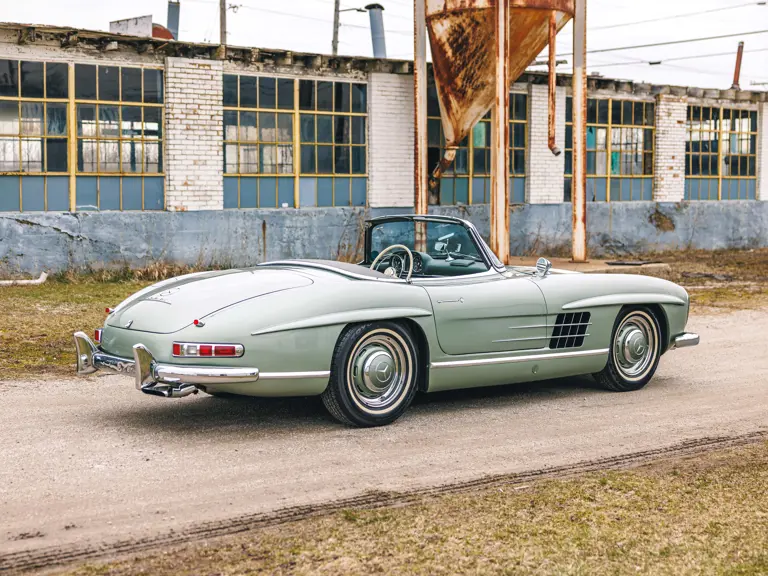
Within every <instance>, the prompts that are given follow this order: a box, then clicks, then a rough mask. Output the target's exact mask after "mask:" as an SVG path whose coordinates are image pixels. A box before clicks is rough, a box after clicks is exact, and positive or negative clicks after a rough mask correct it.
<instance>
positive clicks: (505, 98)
mask: <svg viewBox="0 0 768 576" xmlns="http://www.w3.org/2000/svg"><path fill="white" fill-rule="evenodd" d="M508 1H509V0H499V1H497V2H496V42H495V44H496V98H495V99H494V102H493V107H492V108H491V250H493V251H494V252H495V253H496V256H498V257H499V260H501V261H502V262H503V263H504V264H508V263H509V62H508V60H509V5H508Z"/></svg>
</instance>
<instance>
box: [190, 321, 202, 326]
mask: <svg viewBox="0 0 768 576" xmlns="http://www.w3.org/2000/svg"><path fill="white" fill-rule="evenodd" d="M192 324H194V325H195V326H197V325H198V324H200V320H197V319H195V320H194V321H193V322H192Z"/></svg>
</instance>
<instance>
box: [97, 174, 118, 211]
mask: <svg viewBox="0 0 768 576" xmlns="http://www.w3.org/2000/svg"><path fill="white" fill-rule="evenodd" d="M99 210H120V178H119V177H118V176H102V177H101V178H99Z"/></svg>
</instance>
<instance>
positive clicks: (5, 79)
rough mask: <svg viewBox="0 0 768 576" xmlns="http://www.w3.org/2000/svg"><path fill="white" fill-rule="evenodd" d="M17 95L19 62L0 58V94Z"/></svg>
mask: <svg viewBox="0 0 768 576" xmlns="http://www.w3.org/2000/svg"><path fill="white" fill-rule="evenodd" d="M18 95H19V62H18V61H17V60H0V96H18Z"/></svg>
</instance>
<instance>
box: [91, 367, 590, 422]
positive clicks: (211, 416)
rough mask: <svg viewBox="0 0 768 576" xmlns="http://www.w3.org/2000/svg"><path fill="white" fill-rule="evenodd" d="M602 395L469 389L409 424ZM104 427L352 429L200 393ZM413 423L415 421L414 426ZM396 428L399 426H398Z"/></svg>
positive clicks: (314, 409) (575, 382)
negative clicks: (446, 416)
mask: <svg viewBox="0 0 768 576" xmlns="http://www.w3.org/2000/svg"><path fill="white" fill-rule="evenodd" d="M601 393H603V392H602V391H600V390H599V389H598V387H597V384H596V383H595V382H594V380H592V379H591V378H587V377H580V378H562V379H558V380H545V381H541V382H532V383H525V384H510V385H506V386H493V387H483V388H469V389H463V390H453V391H446V392H436V393H431V394H418V395H417V396H416V399H415V400H414V403H413V405H412V406H411V407H410V409H409V410H408V412H407V413H406V415H405V418H407V419H408V420H411V419H413V418H416V419H422V418H431V417H437V416H439V415H440V414H446V413H454V412H463V411H472V410H476V409H488V408H505V407H509V406H515V407H522V406H525V405H528V404H537V403H546V402H549V401H553V400H555V399H557V398H560V399H563V398H568V397H573V396H584V395H585V394H587V395H589V394H601ZM96 418H97V419H98V420H99V422H98V423H99V424H100V425H106V426H109V427H112V428H115V427H117V428H120V429H121V430H123V431H127V432H130V431H136V432H139V431H141V432H147V431H151V432H167V433H173V434H192V435H195V434H201V435H210V434H211V433H212V432H214V431H215V432H216V433H218V434H220V433H226V432H227V431H228V430H230V431H232V432H233V433H237V434H238V435H240V436H241V435H242V434H243V433H253V434H256V435H258V434H261V433H266V432H268V433H269V434H270V435H274V434H280V433H284V434H291V435H294V436H295V435H297V434H298V435H303V434H316V433H322V432H338V431H339V430H345V429H347V430H348V428H346V427H344V426H342V425H341V424H339V423H337V422H336V421H335V420H334V419H333V418H332V417H331V416H330V415H329V414H328V413H327V412H326V410H325V408H324V406H323V403H322V401H321V400H320V397H318V396H313V397H299V398H252V397H247V396H221V397H213V396H208V395H206V394H203V393H200V394H198V395H196V396H195V397H192V398H184V399H163V398H156V397H150V396H147V397H146V398H141V400H140V402H138V403H135V402H132V403H131V404H130V406H121V407H116V408H114V409H111V410H109V411H107V412H106V413H104V412H102V413H100V414H99V415H98V416H97V417H96ZM411 422H412V423H413V421H412V420H411ZM394 425H395V426H396V425H397V423H395V424H394Z"/></svg>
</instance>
